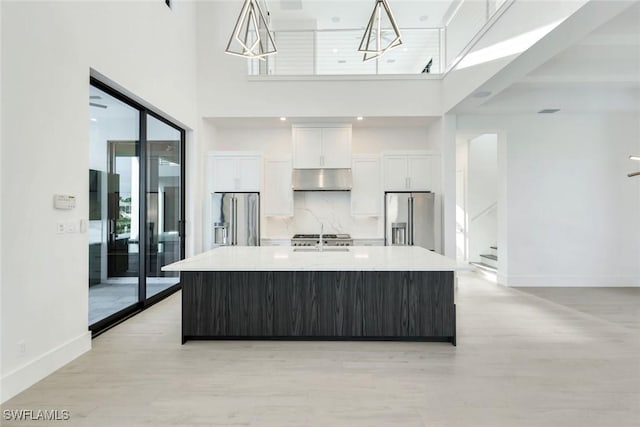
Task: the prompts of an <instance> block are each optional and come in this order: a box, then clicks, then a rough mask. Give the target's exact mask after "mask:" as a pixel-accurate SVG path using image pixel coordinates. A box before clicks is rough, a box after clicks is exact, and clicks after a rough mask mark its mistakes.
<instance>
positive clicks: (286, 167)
mask: <svg viewBox="0 0 640 427" xmlns="http://www.w3.org/2000/svg"><path fill="white" fill-rule="evenodd" d="M262 200H263V204H264V205H263V212H264V214H265V215H266V216H270V215H277V216H293V190H292V189H291V160H288V159H287V160H265V162H264V197H263V199H262Z"/></svg>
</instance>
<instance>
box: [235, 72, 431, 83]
mask: <svg viewBox="0 0 640 427" xmlns="http://www.w3.org/2000/svg"><path fill="white" fill-rule="evenodd" d="M443 78H444V74H431V73H428V74H427V73H420V74H309V75H273V74H270V75H267V76H247V79H248V81H249V82H282V81H353V80H357V81H364V80H442V79H443Z"/></svg>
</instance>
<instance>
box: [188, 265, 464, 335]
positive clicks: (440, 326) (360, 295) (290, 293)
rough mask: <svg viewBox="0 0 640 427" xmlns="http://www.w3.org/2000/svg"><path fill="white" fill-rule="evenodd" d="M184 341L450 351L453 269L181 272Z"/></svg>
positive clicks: (453, 315)
mask: <svg viewBox="0 0 640 427" xmlns="http://www.w3.org/2000/svg"><path fill="white" fill-rule="evenodd" d="M180 275H181V282H182V343H183V344H184V343H185V342H186V341H188V340H197V339H207V340H216V339H217V340H222V339H224V340H229V339H243V340H245V339H246V340H249V339H259V340H268V339H282V340H398V341H444V342H451V343H452V344H453V345H456V311H455V304H454V272H453V271H182V272H181V273H180Z"/></svg>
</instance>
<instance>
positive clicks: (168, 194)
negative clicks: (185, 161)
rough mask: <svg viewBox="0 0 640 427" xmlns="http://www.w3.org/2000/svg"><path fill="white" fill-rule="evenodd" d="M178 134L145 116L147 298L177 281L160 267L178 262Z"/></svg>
mask: <svg viewBox="0 0 640 427" xmlns="http://www.w3.org/2000/svg"><path fill="white" fill-rule="evenodd" d="M180 148H181V133H180V131H179V130H177V129H176V128H174V127H172V126H169V125H167V124H165V123H164V122H161V121H160V120H158V119H156V118H155V117H152V116H150V115H148V116H147V174H146V175H147V177H146V180H147V219H146V227H147V228H146V232H147V236H146V240H147V283H146V285H147V298H149V297H150V296H153V295H155V294H157V293H158V292H160V291H163V290H164V289H167V288H169V287H170V286H173V285H175V284H177V283H179V282H180V277H179V273H177V272H164V271H162V270H161V267H162V266H163V265H167V264H171V263H172V262H175V261H178V260H179V259H180V246H181V236H180V221H181V220H182V218H181V209H180V206H181V203H180V200H181V197H182V194H181V191H180V182H181V173H180V170H181V168H180V164H181V162H182V159H181V156H180Z"/></svg>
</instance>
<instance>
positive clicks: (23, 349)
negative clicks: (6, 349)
mask: <svg viewBox="0 0 640 427" xmlns="http://www.w3.org/2000/svg"><path fill="white" fill-rule="evenodd" d="M26 354H27V343H26V342H25V341H24V340H20V341H18V357H24V356H25V355H26Z"/></svg>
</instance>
